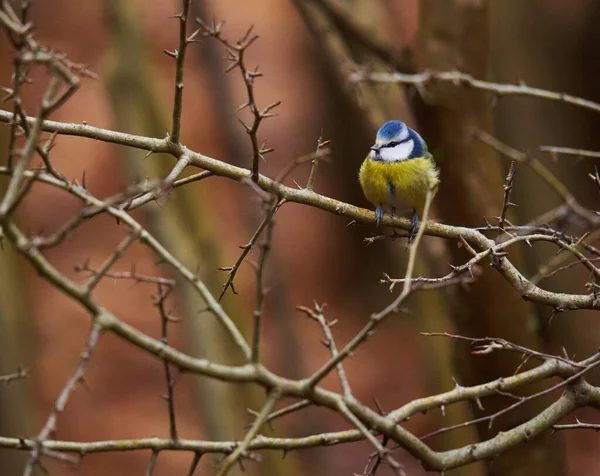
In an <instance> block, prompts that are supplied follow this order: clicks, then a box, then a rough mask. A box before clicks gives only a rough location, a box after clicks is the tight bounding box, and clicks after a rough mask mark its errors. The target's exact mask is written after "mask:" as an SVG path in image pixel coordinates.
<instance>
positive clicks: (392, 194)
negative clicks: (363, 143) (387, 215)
mask: <svg viewBox="0 0 600 476" xmlns="http://www.w3.org/2000/svg"><path fill="white" fill-rule="evenodd" d="M438 175H439V172H438V170H437V168H436V165H435V162H434V161H433V156H432V155H431V154H430V153H429V152H427V144H426V143H425V141H424V140H423V138H422V137H421V136H420V135H419V134H418V133H417V132H416V131H414V130H413V129H411V128H410V127H408V126H407V125H406V124H404V122H402V121H388V122H386V123H385V124H384V125H383V126H381V128H380V129H379V130H378V131H377V137H376V139H375V145H373V147H371V152H369V155H367V158H366V159H365V161H364V162H363V164H362V166H361V168H360V173H359V180H360V185H361V187H362V189H363V192H364V194H365V197H367V200H369V202H371V203H372V204H373V205H375V207H376V214H377V225H378V226H379V222H380V221H381V219H382V218H383V212H384V208H385V209H386V210H389V211H390V212H391V213H395V211H396V209H397V208H398V207H400V206H402V204H406V205H408V206H410V207H411V208H412V209H413V213H412V222H411V229H410V232H409V240H410V239H411V238H412V236H413V235H414V233H415V231H416V230H417V227H418V225H419V214H422V213H423V207H424V206H425V201H426V198H427V192H428V191H429V190H430V189H431V190H432V193H434V194H435V192H436V190H437V185H438V183H439V178H438Z"/></svg>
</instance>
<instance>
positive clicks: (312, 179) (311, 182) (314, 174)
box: [306, 133, 331, 192]
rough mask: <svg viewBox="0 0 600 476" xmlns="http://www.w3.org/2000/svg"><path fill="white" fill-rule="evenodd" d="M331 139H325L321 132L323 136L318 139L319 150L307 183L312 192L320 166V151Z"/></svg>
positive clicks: (307, 188) (307, 187)
mask: <svg viewBox="0 0 600 476" xmlns="http://www.w3.org/2000/svg"><path fill="white" fill-rule="evenodd" d="M330 143H331V141H328V140H326V141H323V134H322V133H321V137H319V140H318V141H317V150H316V152H315V156H314V159H313V161H312V167H311V169H310V175H309V176H308V182H307V183H306V190H310V191H311V192H312V189H313V186H314V185H315V178H316V177H317V169H318V168H319V161H320V159H321V158H320V157H319V151H320V150H321V148H322V147H327V146H328V145H329V144H330Z"/></svg>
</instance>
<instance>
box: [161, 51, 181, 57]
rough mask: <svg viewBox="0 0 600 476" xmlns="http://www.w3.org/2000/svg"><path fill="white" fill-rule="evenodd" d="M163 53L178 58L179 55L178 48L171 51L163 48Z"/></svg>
mask: <svg viewBox="0 0 600 476" xmlns="http://www.w3.org/2000/svg"><path fill="white" fill-rule="evenodd" d="M163 53H164V54H166V55H167V56H170V57H171V58H174V59H177V55H178V51H177V50H173V51H169V50H166V49H163Z"/></svg>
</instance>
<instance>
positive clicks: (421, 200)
mask: <svg viewBox="0 0 600 476" xmlns="http://www.w3.org/2000/svg"><path fill="white" fill-rule="evenodd" d="M359 181H360V185H361V186H362V189H363V191H364V193H365V197H367V200H369V201H370V202H371V203H372V204H373V205H375V206H379V205H384V206H385V205H388V206H394V207H396V206H397V203H398V202H399V201H403V202H405V203H406V204H407V205H408V206H410V207H411V208H413V209H415V210H417V211H418V212H419V213H420V212H421V211H422V209H423V206H424V205H425V198H426V197H427V191H428V190H429V189H430V188H431V187H433V186H435V185H437V184H438V182H439V179H438V171H437V169H436V166H435V163H434V162H433V160H432V159H431V158H430V157H429V156H428V157H418V158H414V159H409V160H404V161H402V162H380V161H375V160H372V159H371V158H369V157H367V158H366V159H365V161H364V162H363V164H362V166H361V168H360V173H359ZM398 199H400V200H398Z"/></svg>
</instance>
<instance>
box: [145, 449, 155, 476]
mask: <svg viewBox="0 0 600 476" xmlns="http://www.w3.org/2000/svg"><path fill="white" fill-rule="evenodd" d="M157 459H158V451H153V452H152V454H151V455H150V461H148V468H146V476H152V474H153V473H154V469H155V468H156V460H157Z"/></svg>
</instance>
